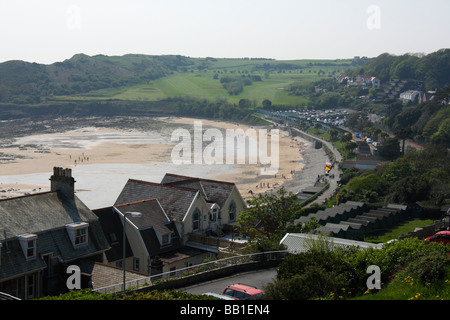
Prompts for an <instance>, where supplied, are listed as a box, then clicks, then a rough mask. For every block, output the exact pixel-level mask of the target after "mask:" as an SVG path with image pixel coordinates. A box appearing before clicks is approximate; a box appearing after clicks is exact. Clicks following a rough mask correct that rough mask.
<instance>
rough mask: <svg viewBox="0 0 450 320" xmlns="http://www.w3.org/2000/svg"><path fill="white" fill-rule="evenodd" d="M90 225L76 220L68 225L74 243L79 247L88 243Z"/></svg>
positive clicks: (67, 228) (68, 231)
mask: <svg viewBox="0 0 450 320" xmlns="http://www.w3.org/2000/svg"><path fill="white" fill-rule="evenodd" d="M88 227H89V224H88V223H86V222H75V223H69V224H67V225H66V230H67V233H68V234H69V238H70V240H71V241H72V245H73V246H74V247H75V248H77V247H80V246H83V245H87V244H88Z"/></svg>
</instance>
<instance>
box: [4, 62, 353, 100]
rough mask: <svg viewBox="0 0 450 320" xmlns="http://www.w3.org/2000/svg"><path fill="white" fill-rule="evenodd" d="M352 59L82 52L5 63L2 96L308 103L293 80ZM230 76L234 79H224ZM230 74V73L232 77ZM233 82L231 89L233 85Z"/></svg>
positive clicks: (328, 73)
mask: <svg viewBox="0 0 450 320" xmlns="http://www.w3.org/2000/svg"><path fill="white" fill-rule="evenodd" d="M351 66H352V60H290V61H279V60H273V59H248V58H246V59H226V58H222V59H216V58H189V57H183V56H150V55H137V54H129V55H124V56H104V55H96V56H87V55H85V54H77V55H75V56H73V57H72V58H70V59H67V60H64V61H62V62H56V63H53V64H50V65H40V64H36V63H27V62H23V61H8V62H5V63H1V64H0V102H3V103H18V104H21V103H27V104H30V103H31V104H33V103H43V102H50V101H55V100H57V101H61V100H63V101H80V100H83V101H86V100H105V99H116V100H137V101H157V100H160V99H166V98H174V97H187V96H189V97H192V98H198V99H207V100H210V101H214V100H217V99H218V98H219V99H226V100H228V101H229V102H231V103H238V102H239V101H240V100H241V99H248V100H249V101H250V102H251V103H252V104H253V105H254V106H256V105H261V103H262V101H263V100H265V99H268V100H270V101H271V102H272V103H274V104H279V105H291V106H296V105H304V104H305V103H306V102H307V99H305V98H304V97H296V96H294V95H290V94H289V92H288V91H287V90H286V89H287V87H288V86H289V85H290V84H292V83H294V82H295V83H299V82H300V83H301V82H311V81H316V80H320V79H324V78H331V77H333V76H335V75H336V74H338V73H341V72H343V71H344V70H346V69H348V68H350V67H351ZM224 78H232V79H231V80H233V83H229V84H228V85H225V84H224V82H225V81H224ZM228 80H230V79H228ZM230 87H231V89H230Z"/></svg>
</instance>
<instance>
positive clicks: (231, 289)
mask: <svg viewBox="0 0 450 320" xmlns="http://www.w3.org/2000/svg"><path fill="white" fill-rule="evenodd" d="M263 293H264V291H262V290H260V289H258V288H255V287H251V286H247V285H245V284H240V283H237V284H232V285H231V286H228V287H226V288H225V289H224V290H223V292H222V294H223V295H225V296H229V297H232V298H233V299H236V300H243V299H250V298H256V297H258V296H260V295H262V294H263Z"/></svg>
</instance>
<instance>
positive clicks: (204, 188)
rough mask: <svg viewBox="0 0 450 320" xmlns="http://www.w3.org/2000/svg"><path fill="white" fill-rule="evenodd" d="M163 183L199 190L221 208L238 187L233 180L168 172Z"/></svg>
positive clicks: (209, 200)
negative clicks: (227, 180)
mask: <svg viewBox="0 0 450 320" xmlns="http://www.w3.org/2000/svg"><path fill="white" fill-rule="evenodd" d="M161 184H164V185H170V186H180V187H187V188H192V189H196V190H199V191H200V192H201V193H202V195H203V196H204V197H205V200H206V201H207V202H210V203H217V204H218V205H219V206H220V207H221V208H223V207H224V205H225V201H226V200H227V199H228V197H229V196H230V194H231V192H232V191H233V189H234V188H236V185H235V183H232V182H226V181H219V180H211V179H203V178H194V177H188V176H181V175H176V174H171V173H166V175H165V176H164V178H163V179H162V181H161Z"/></svg>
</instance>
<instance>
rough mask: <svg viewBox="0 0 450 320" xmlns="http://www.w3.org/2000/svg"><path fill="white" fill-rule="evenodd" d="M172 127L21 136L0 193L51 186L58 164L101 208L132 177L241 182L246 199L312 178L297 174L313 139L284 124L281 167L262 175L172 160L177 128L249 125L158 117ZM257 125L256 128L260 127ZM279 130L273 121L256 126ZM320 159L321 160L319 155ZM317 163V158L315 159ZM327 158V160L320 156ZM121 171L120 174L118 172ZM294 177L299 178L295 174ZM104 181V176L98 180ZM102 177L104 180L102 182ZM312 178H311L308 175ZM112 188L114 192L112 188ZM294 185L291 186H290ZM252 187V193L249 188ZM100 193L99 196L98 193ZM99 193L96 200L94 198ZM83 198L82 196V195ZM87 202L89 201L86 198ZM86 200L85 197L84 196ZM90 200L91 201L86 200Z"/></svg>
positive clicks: (248, 168) (7, 155) (3, 166)
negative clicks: (103, 196) (101, 196)
mask: <svg viewBox="0 0 450 320" xmlns="http://www.w3.org/2000/svg"><path fill="white" fill-rule="evenodd" d="M158 120H159V121H161V122H164V123H167V124H170V129H168V130H166V131H164V130H162V131H161V130H160V131H158V132H151V131H141V130H118V129H114V128H107V127H86V128H79V129H77V130H70V131H65V132H60V133H51V134H43V135H34V136H27V137H21V138H19V139H16V141H15V142H14V143H12V145H7V146H6V145H3V146H2V147H1V148H0V155H2V158H1V162H0V198H6V197H12V196H19V195H23V194H29V193H34V192H40V191H46V190H48V189H49V181H48V178H49V177H50V175H51V174H52V172H53V167H54V166H59V167H68V168H72V170H73V176H74V177H75V179H76V180H77V183H76V189H77V193H78V194H79V196H80V198H82V197H81V196H82V195H85V196H86V197H87V194H88V193H90V194H91V195H90V200H89V202H90V203H89V204H90V205H93V206H95V207H94V208H98V207H100V206H103V205H105V204H106V203H107V201H106V199H104V200H103V201H101V202H100V201H98V202H97V203H98V204H96V202H95V201H94V199H95V198H96V197H97V198H98V194H99V192H100V190H97V189H101V192H102V194H104V193H105V192H106V193H109V194H111V197H113V196H114V194H115V193H117V192H119V191H120V190H121V188H122V187H123V185H124V183H125V182H126V179H128V178H142V180H147V181H152V182H160V179H161V178H162V176H163V175H164V174H165V173H166V172H171V173H176V174H183V175H187V176H193V177H201V178H209V179H217V180H224V181H230V182H234V183H236V185H237V186H238V188H239V191H240V192H241V195H242V196H243V197H244V198H247V197H250V196H251V194H252V193H253V194H257V193H261V192H267V191H271V190H274V189H276V188H279V187H280V186H281V185H283V184H284V185H286V186H292V183H293V181H295V186H296V187H299V186H302V187H305V186H307V185H309V184H310V181H305V183H304V184H303V183H302V181H300V180H299V179H298V177H300V174H301V172H302V171H303V168H304V166H305V162H304V158H303V157H304V156H303V155H305V156H306V157H307V155H308V153H309V152H310V151H311V150H313V148H311V143H310V142H308V141H306V140H303V139H301V138H299V137H296V138H292V137H291V136H289V134H288V131H286V130H285V129H283V128H278V127H277V128H276V129H280V134H279V164H280V165H279V167H280V168H279V170H278V172H277V173H276V175H270V176H268V175H261V167H262V166H261V165H260V164H256V165H254V164H248V162H246V164H236V163H235V164H233V165H217V164H211V165H207V164H203V165H182V166H176V165H175V164H173V163H172V159H171V152H172V150H173V148H174V145H175V144H176V142H171V141H170V134H171V132H173V128H174V125H175V127H178V126H179V127H180V128H186V129H188V130H192V129H193V124H194V121H201V123H202V126H203V130H206V129H208V128H217V129H221V130H224V129H243V130H244V131H245V130H247V129H249V128H250V127H249V126H244V125H240V124H235V123H229V122H222V121H213V120H204V119H192V118H174V117H171V118H158ZM255 128H256V127H255ZM257 128H268V129H274V128H275V127H272V126H265V127H257ZM317 161H318V160H317ZM314 162H316V160H314ZM320 162H322V161H320ZM115 176H117V179H115V178H114V177H115ZM293 177H295V180H292V178H293ZM99 180H100V181H99ZM102 180H103V181H102ZM306 180H309V179H306ZM109 189H111V190H113V191H111V192H108V190H109ZM289 189H292V190H293V188H292V187H290V188H289ZM250 191H251V192H250ZM96 192H97V195H95V194H96ZM93 198H94V199H93ZM82 200H83V198H82ZM83 201H84V200H83ZM85 202H86V201H85ZM86 204H88V203H86Z"/></svg>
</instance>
